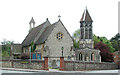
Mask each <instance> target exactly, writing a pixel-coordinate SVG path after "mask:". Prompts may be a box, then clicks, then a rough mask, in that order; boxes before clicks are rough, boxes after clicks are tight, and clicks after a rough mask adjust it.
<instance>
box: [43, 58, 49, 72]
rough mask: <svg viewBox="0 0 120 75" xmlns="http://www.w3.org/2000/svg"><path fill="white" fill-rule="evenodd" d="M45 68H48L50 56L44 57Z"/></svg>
mask: <svg viewBox="0 0 120 75" xmlns="http://www.w3.org/2000/svg"><path fill="white" fill-rule="evenodd" d="M44 60H45V62H44V70H48V57H44Z"/></svg>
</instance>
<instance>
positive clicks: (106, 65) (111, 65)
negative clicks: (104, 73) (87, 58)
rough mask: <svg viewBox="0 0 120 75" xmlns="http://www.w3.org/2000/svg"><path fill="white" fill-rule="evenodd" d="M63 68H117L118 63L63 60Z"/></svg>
mask: <svg viewBox="0 0 120 75" xmlns="http://www.w3.org/2000/svg"><path fill="white" fill-rule="evenodd" d="M64 64H65V65H64V70H76V71H77V70H112V69H117V68H118V65H116V64H115V63H109V62H79V61H64Z"/></svg>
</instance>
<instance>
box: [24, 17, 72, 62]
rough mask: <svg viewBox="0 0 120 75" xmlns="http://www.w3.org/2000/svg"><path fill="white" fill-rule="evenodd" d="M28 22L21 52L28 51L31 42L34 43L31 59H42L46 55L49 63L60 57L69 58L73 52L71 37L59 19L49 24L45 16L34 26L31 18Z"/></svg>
mask: <svg viewBox="0 0 120 75" xmlns="http://www.w3.org/2000/svg"><path fill="white" fill-rule="evenodd" d="M29 24H30V30H29V33H28V35H27V36H26V38H25V39H24V41H23V42H22V49H23V53H26V52H27V53H29V51H30V48H31V43H34V44H35V46H36V49H35V51H34V52H32V59H40V60H44V57H48V58H49V63H52V62H53V61H58V62H59V60H60V57H64V58H65V60H67V59H70V58H69V57H71V56H72V54H73V39H72V37H71V36H70V34H69V32H68V31H67V29H66V28H65V26H64V25H63V23H62V22H61V20H60V19H59V20H58V21H57V22H55V23H53V24H51V23H50V22H49V20H48V18H47V19H46V21H45V22H44V23H42V24H41V25H38V26H37V27H35V21H34V19H33V18H32V19H31V21H30V23H29Z"/></svg>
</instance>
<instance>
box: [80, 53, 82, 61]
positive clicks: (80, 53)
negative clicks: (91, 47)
mask: <svg viewBox="0 0 120 75" xmlns="http://www.w3.org/2000/svg"><path fill="white" fill-rule="evenodd" d="M79 60H81V61H82V60H83V55H82V53H80V54H79Z"/></svg>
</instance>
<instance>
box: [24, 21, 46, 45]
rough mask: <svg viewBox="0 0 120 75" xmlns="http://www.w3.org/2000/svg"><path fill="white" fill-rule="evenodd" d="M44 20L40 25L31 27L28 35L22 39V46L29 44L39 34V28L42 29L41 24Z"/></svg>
mask: <svg viewBox="0 0 120 75" xmlns="http://www.w3.org/2000/svg"><path fill="white" fill-rule="evenodd" d="M45 23H46V22H44V23H42V24H41V25H39V26H37V27H35V28H33V29H32V30H31V31H30V32H29V33H28V35H27V36H26V38H25V39H24V40H23V42H22V46H29V45H30V44H31V42H32V41H34V39H35V37H36V36H37V35H38V34H39V32H40V30H41V29H42V27H43V25H44V24H45Z"/></svg>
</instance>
